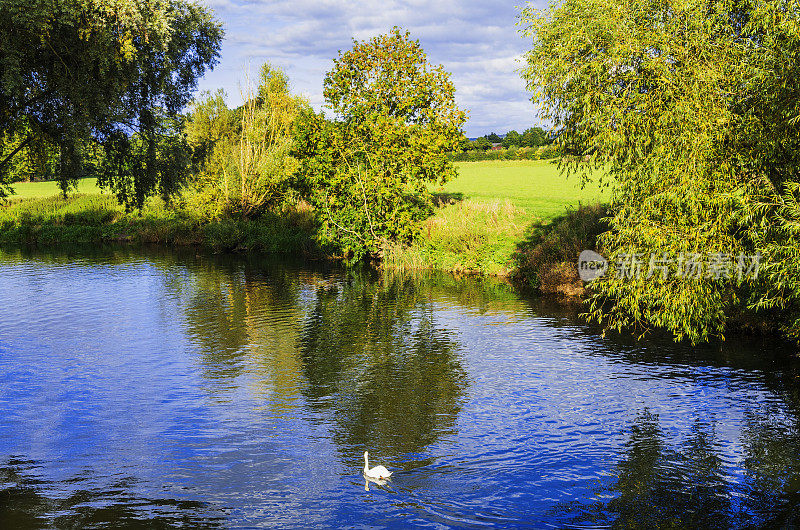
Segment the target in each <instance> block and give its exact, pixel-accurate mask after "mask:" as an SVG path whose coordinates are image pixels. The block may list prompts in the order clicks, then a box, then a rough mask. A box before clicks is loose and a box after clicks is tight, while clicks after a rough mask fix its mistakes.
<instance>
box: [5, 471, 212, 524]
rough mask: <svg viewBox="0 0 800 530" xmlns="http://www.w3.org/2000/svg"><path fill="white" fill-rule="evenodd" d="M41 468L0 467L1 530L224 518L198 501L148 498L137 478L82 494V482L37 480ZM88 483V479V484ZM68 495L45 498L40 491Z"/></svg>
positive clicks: (197, 521) (163, 522)
mask: <svg viewBox="0 0 800 530" xmlns="http://www.w3.org/2000/svg"><path fill="white" fill-rule="evenodd" d="M39 467H41V465H40V464H38V463H36V462H31V461H22V460H15V459H12V460H9V461H7V462H6V463H4V464H0V528H13V529H15V530H25V529H29V528H30V529H34V528H51V527H55V528H87V527H92V528H175V527H186V528H218V527H219V528H222V527H224V526H225V515H224V513H221V512H220V511H218V510H214V509H212V508H211V507H209V505H208V504H206V503H203V502H198V501H190V500H178V499H169V498H160V499H147V498H142V497H139V496H137V495H136V493H135V492H134V490H135V483H134V480H133V479H130V478H129V479H122V480H119V481H117V482H116V483H114V484H110V485H106V486H99V485H90V487H88V488H86V489H82V488H81V486H82V484H81V483H82V482H84V479H83V478H81V477H78V478H74V479H72V480H69V481H66V482H64V483H61V484H54V483H51V482H48V481H43V480H41V479H38V478H36V476H35V470H36V468H39ZM85 481H86V482H88V480H85ZM45 491H47V492H56V491H61V492H64V494H63V495H55V494H51V495H50V496H48V495H45V494H44V493H42V492H45Z"/></svg>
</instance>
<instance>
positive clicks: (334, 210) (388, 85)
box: [298, 28, 466, 261]
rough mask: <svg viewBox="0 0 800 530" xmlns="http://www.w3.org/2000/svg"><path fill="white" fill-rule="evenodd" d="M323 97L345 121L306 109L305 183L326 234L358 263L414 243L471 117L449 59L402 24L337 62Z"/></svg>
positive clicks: (302, 132)
mask: <svg viewBox="0 0 800 530" xmlns="http://www.w3.org/2000/svg"><path fill="white" fill-rule="evenodd" d="M324 95H325V100H326V101H327V102H328V105H329V106H330V108H331V109H333V111H334V112H335V113H336V116H337V117H338V119H337V120H336V121H328V120H325V119H324V117H322V116H319V115H315V114H313V113H310V112H309V113H306V114H305V117H304V119H303V120H302V123H301V125H300V126H299V130H298V139H299V140H298V145H299V147H298V156H299V157H300V158H301V159H302V160H303V167H302V172H301V174H302V175H303V183H302V185H303V186H304V189H305V190H306V191H307V192H308V195H309V200H310V201H311V202H312V204H313V205H314V207H315V210H316V212H317V214H318V216H319V221H320V228H319V238H320V241H321V242H322V243H323V244H324V245H331V246H333V247H335V248H337V249H339V250H340V251H341V252H342V253H343V254H344V255H345V256H346V257H347V258H348V259H349V260H350V261H358V260H360V259H362V258H363V257H365V256H367V255H369V256H380V255H381V254H382V253H383V250H384V249H385V248H387V246H388V245H389V244H391V243H394V242H399V243H401V244H404V243H408V242H410V241H411V240H412V238H413V236H414V234H415V232H416V231H417V227H418V225H417V223H418V222H419V221H420V220H422V219H424V218H425V217H427V216H428V215H429V214H430V213H431V211H432V204H431V200H430V194H429V192H428V185H429V184H431V183H434V182H440V183H443V182H445V181H447V180H448V179H449V178H451V177H452V176H454V175H455V169H454V168H453V165H452V164H451V163H450V161H449V160H448V158H447V156H446V153H447V152H449V151H453V150H454V149H456V148H457V147H458V145H459V141H460V138H461V137H462V131H461V127H462V125H463V123H464V121H465V119H466V115H465V113H464V112H463V111H461V110H459V109H458V107H457V106H456V103H455V87H454V86H453V84H452V82H451V81H450V79H449V74H447V73H446V72H445V71H444V69H443V68H442V67H441V66H436V67H432V66H430V65H429V64H428V63H427V60H426V56H425V53H424V52H423V50H422V48H421V46H420V44H419V42H418V41H415V40H411V38H410V37H409V34H408V32H405V33H401V32H400V30H399V29H398V28H394V29H393V30H392V31H391V32H390V33H389V34H386V35H381V36H378V37H375V38H372V39H370V40H368V41H363V42H359V41H355V42H354V45H353V49H352V50H349V51H347V52H344V53H340V54H339V56H338V57H337V58H336V59H334V67H333V69H332V70H331V71H330V72H328V74H327V75H326V77H325V83H324Z"/></svg>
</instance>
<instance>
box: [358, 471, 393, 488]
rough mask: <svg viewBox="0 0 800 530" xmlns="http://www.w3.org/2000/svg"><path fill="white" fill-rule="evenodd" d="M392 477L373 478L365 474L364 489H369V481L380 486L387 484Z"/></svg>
mask: <svg viewBox="0 0 800 530" xmlns="http://www.w3.org/2000/svg"><path fill="white" fill-rule="evenodd" d="M391 480H392V479H388V478H372V477H368V476H367V475H364V491H369V483H370V482H372V483H373V484H377V485H378V486H385V485H386V484H387V483H388V482H389V481H391Z"/></svg>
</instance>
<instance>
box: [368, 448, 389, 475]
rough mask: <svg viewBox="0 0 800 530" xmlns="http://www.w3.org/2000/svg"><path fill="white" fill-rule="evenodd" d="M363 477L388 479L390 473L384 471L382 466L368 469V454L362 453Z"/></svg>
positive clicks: (386, 470)
mask: <svg viewBox="0 0 800 530" xmlns="http://www.w3.org/2000/svg"><path fill="white" fill-rule="evenodd" d="M364 475H366V476H367V477H369V478H377V479H381V478H389V477H391V476H392V472H391V471H389V470H388V469H386V468H385V467H383V466H375V467H373V468H372V469H370V468H369V452H367V451H364Z"/></svg>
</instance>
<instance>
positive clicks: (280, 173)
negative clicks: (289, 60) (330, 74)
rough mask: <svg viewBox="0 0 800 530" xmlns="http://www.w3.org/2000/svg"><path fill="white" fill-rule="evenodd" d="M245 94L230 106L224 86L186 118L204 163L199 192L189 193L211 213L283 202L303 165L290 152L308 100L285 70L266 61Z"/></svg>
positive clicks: (252, 213) (254, 210) (256, 211)
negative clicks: (291, 86) (292, 85)
mask: <svg viewBox="0 0 800 530" xmlns="http://www.w3.org/2000/svg"><path fill="white" fill-rule="evenodd" d="M242 99H243V100H244V103H243V104H242V105H241V106H240V107H238V108H236V109H233V110H231V109H228V107H227V106H226V104H225V100H224V93H223V92H222V91H218V92H217V93H215V94H207V95H205V97H204V98H201V99H200V100H199V101H197V102H195V103H194V105H193V107H194V108H193V111H192V113H191V115H190V116H189V119H188V121H187V126H186V131H187V133H188V137H189V138H188V139H189V143H190V145H191V146H192V148H193V150H194V152H195V153H197V154H198V156H197V163H198V164H199V167H198V168H197V173H198V179H197V182H196V186H195V189H196V192H197V193H195V194H194V195H193V196H192V195H190V196H189V199H190V200H192V201H195V202H197V203H198V204H197V205H198V206H200V211H202V212H204V213H205V214H206V215H209V216H210V217H220V216H223V215H239V216H242V217H249V218H254V217H258V216H260V215H262V214H263V213H265V212H266V211H267V210H268V209H270V208H274V207H276V206H279V205H281V204H282V203H283V202H284V200H285V199H286V198H287V197H288V196H289V195H290V194H291V192H292V184H294V179H295V176H296V175H295V174H296V171H297V169H298V167H299V162H298V160H297V159H296V158H295V157H293V156H292V154H291V151H292V150H293V149H294V127H295V122H296V121H297V119H298V118H299V116H300V115H301V113H302V112H303V111H304V110H306V109H307V108H308V102H307V101H306V100H305V99H303V98H302V97H300V96H295V95H292V94H291V92H290V90H289V78H288V77H287V76H286V74H285V73H284V72H283V70H281V69H280V68H277V67H274V66H272V65H270V64H269V63H265V64H263V65H262V66H261V69H260V70H259V76H258V79H257V83H255V84H253V83H251V82H250V80H247V81H246V82H245V86H244V90H243V92H242Z"/></svg>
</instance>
